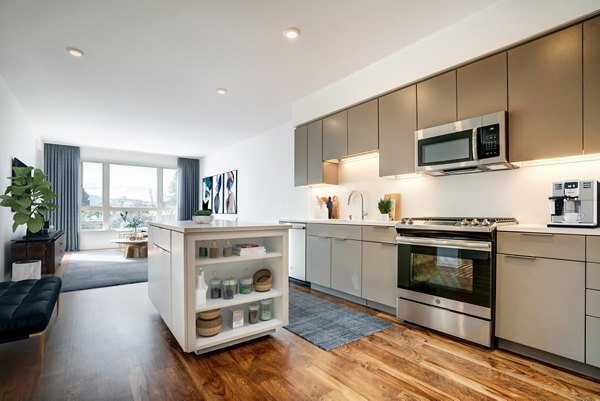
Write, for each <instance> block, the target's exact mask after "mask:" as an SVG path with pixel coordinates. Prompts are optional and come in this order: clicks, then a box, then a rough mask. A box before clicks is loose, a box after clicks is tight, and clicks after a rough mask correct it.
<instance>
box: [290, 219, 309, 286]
mask: <svg viewBox="0 0 600 401" xmlns="http://www.w3.org/2000/svg"><path fill="white" fill-rule="evenodd" d="M290 224H291V225H292V228H290V247H289V248H290V259H289V266H290V277H291V278H295V279H296V280H302V281H306V224H301V223H293V222H292V223H290Z"/></svg>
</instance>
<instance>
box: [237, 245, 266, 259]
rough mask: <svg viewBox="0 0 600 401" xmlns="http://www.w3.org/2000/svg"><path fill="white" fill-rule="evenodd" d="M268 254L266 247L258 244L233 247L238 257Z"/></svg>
mask: <svg viewBox="0 0 600 401" xmlns="http://www.w3.org/2000/svg"><path fill="white" fill-rule="evenodd" d="M265 253H267V250H266V249H265V247H264V246H260V245H258V244H236V245H234V246H233V254H234V255H238V256H248V255H262V254H265Z"/></svg>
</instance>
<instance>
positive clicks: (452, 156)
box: [415, 111, 514, 175]
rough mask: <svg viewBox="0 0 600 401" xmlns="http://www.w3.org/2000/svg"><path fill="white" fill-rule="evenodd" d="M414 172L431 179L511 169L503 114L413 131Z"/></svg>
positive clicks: (498, 113) (501, 112) (488, 115)
mask: <svg viewBox="0 0 600 401" xmlns="http://www.w3.org/2000/svg"><path fill="white" fill-rule="evenodd" d="M415 168H416V171H417V172H423V173H426V174H430V175H449V174H466V173H476V172H482V171H495V170H506V169H511V168H514V166H513V165H511V164H510V163H508V159H507V138H506V112H504V111H500V112H496V113H492V114H486V115H484V116H479V117H474V118H469V119H468V120H462V121H457V122H454V123H449V124H444V125H440V126H437V127H432V128H426V129H422V130H419V131H416V132H415Z"/></svg>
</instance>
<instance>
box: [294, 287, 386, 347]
mask: <svg viewBox="0 0 600 401" xmlns="http://www.w3.org/2000/svg"><path fill="white" fill-rule="evenodd" d="M289 294H290V315H289V319H290V323H289V324H288V325H287V326H286V327H285V328H286V329H287V330H289V331H291V332H292V333H294V334H296V335H298V336H300V337H302V338H304V339H305V340H307V341H309V342H311V343H313V344H314V345H316V346H317V347H319V348H321V349H324V350H325V351H331V350H333V349H335V348H338V347H341V346H342V345H346V344H348V343H351V342H353V341H356V340H360V339H361V338H363V337H365V336H368V335H371V334H373V333H376V332H378V331H380V330H383V329H385V328H387V327H390V326H391V323H389V322H386V321H385V320H382V319H380V318H378V317H376V316H371V315H367V314H365V313H362V312H357V311H355V310H353V309H350V308H347V307H345V306H342V305H338V304H335V303H333V302H329V301H326V300H324V299H321V298H319V297H316V296H314V295H311V294H307V293H305V292H302V291H298V290H296V289H294V288H290V292H289Z"/></svg>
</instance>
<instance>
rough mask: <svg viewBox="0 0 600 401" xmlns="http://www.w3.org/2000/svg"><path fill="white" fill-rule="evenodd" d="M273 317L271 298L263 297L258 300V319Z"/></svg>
mask: <svg viewBox="0 0 600 401" xmlns="http://www.w3.org/2000/svg"><path fill="white" fill-rule="evenodd" d="M272 317H273V300H272V299H263V300H262V301H260V320H271V318H272Z"/></svg>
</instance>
